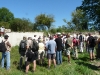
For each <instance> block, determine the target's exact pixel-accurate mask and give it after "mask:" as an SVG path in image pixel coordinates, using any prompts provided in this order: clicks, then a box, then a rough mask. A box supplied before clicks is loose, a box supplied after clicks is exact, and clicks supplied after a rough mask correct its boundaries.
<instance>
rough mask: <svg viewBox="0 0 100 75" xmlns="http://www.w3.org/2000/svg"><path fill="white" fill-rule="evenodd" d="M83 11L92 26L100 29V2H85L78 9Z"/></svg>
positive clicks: (93, 0)
mask: <svg viewBox="0 0 100 75" xmlns="http://www.w3.org/2000/svg"><path fill="white" fill-rule="evenodd" d="M77 9H82V10H83V11H84V12H85V14H86V16H87V17H88V19H89V21H90V23H93V25H92V26H95V30H96V29H100V0H83V1H82V5H81V6H79V7H77Z"/></svg>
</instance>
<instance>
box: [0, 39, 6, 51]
mask: <svg viewBox="0 0 100 75" xmlns="http://www.w3.org/2000/svg"><path fill="white" fill-rule="evenodd" d="M6 50H7V48H6V46H5V42H3V41H2V42H1V43H0V52H5V51H6Z"/></svg>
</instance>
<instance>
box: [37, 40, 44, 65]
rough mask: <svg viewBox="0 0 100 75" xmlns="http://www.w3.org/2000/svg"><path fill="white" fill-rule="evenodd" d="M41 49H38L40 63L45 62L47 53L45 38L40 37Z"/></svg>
mask: <svg viewBox="0 0 100 75" xmlns="http://www.w3.org/2000/svg"><path fill="white" fill-rule="evenodd" d="M38 45H39V50H38V60H39V64H40V65H42V64H43V59H44V53H45V44H44V43H43V39H39V43H38Z"/></svg>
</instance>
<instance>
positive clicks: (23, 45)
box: [19, 36, 27, 68]
mask: <svg viewBox="0 0 100 75" xmlns="http://www.w3.org/2000/svg"><path fill="white" fill-rule="evenodd" d="M26 49H27V37H26V36H23V40H21V41H20V43H19V54H20V61H19V68H22V66H23V65H22V63H23V59H24V58H25V52H26Z"/></svg>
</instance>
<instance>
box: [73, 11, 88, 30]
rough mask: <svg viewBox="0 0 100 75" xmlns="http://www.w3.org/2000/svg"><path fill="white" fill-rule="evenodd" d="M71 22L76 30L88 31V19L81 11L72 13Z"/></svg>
mask: <svg viewBox="0 0 100 75" xmlns="http://www.w3.org/2000/svg"><path fill="white" fill-rule="evenodd" d="M72 22H73V24H75V26H76V29H77V30H80V29H81V30H85V29H88V25H87V22H88V19H87V18H86V16H85V13H84V12H83V10H76V11H74V12H72Z"/></svg>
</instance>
